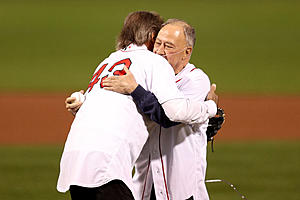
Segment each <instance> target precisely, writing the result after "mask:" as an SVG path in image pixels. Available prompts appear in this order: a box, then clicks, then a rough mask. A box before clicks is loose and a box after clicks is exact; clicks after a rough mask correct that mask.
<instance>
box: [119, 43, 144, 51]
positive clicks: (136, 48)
mask: <svg viewBox="0 0 300 200" xmlns="http://www.w3.org/2000/svg"><path fill="white" fill-rule="evenodd" d="M138 50H148V48H147V47H146V45H144V44H143V45H142V46H137V45H136V44H130V45H128V46H127V47H126V48H124V49H121V51H123V52H130V51H138Z"/></svg>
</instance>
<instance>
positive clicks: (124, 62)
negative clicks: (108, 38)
mask: <svg viewBox="0 0 300 200" xmlns="http://www.w3.org/2000/svg"><path fill="white" fill-rule="evenodd" d="M107 65H108V64H104V65H102V66H101V67H100V69H99V70H98V71H97V72H96V73H95V74H94V75H93V77H92V80H91V82H90V84H89V87H88V92H90V91H91V90H92V89H93V87H94V85H95V84H97V83H98V81H99V80H100V79H101V80H100V88H103V81H104V80H105V79H106V78H107V77H108V76H109V75H110V74H111V73H112V74H113V75H114V76H122V75H125V74H126V72H125V70H124V69H122V70H114V68H115V67H116V66H118V65H125V66H126V67H127V68H128V69H129V67H130V65H131V60H130V59H129V58H126V59H123V60H120V61H118V62H116V63H115V64H113V65H112V66H111V68H109V70H108V72H107V73H105V74H103V73H102V72H103V71H104V69H105V68H106V67H107Z"/></svg>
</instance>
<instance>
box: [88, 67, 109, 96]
mask: <svg viewBox="0 0 300 200" xmlns="http://www.w3.org/2000/svg"><path fill="white" fill-rule="evenodd" d="M106 66H107V64H104V65H103V66H102V67H101V68H100V69H99V70H98V71H97V72H96V73H95V74H94V75H93V77H92V80H91V82H90V84H89V86H88V92H90V91H91V90H92V89H93V87H94V85H95V84H96V83H98V81H99V79H100V78H99V76H100V75H101V73H102V72H103V70H104V69H105V67H106Z"/></svg>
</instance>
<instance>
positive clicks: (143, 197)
mask: <svg viewBox="0 0 300 200" xmlns="http://www.w3.org/2000/svg"><path fill="white" fill-rule="evenodd" d="M150 162H151V156H150V154H149V160H148V167H147V174H146V177H145V182H144V188H143V194H142V200H143V199H144V195H145V189H146V184H147V177H148V173H149V168H150Z"/></svg>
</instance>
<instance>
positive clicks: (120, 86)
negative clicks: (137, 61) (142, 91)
mask: <svg viewBox="0 0 300 200" xmlns="http://www.w3.org/2000/svg"><path fill="white" fill-rule="evenodd" d="M124 70H125V72H126V74H125V75H123V76H110V77H108V78H106V79H105V80H103V88H104V89H105V90H110V91H114V92H118V93H121V94H131V93H132V92H133V91H134V90H135V89H136V87H137V86H138V84H137V82H136V81H135V78H134V76H133V74H132V73H131V72H130V71H129V69H128V68H127V67H126V66H125V67H124Z"/></svg>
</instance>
